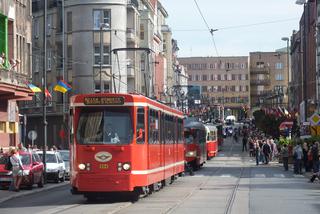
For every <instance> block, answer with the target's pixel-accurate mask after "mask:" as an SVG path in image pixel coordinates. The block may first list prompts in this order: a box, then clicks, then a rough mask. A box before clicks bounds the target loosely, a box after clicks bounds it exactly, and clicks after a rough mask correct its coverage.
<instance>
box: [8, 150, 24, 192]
mask: <svg viewBox="0 0 320 214" xmlns="http://www.w3.org/2000/svg"><path fill="white" fill-rule="evenodd" d="M10 155H11V156H10V162H11V164H12V176H13V185H14V188H15V191H16V192H19V189H20V184H21V182H22V176H23V165H22V162H21V158H20V155H19V154H18V152H17V150H16V149H15V148H13V149H11V151H10Z"/></svg>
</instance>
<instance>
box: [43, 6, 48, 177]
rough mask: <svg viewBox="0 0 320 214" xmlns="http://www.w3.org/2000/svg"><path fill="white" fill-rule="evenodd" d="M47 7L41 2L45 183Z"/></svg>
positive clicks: (44, 161) (44, 173)
mask: <svg viewBox="0 0 320 214" xmlns="http://www.w3.org/2000/svg"><path fill="white" fill-rule="evenodd" d="M47 5H48V2H47V0H44V1H43V7H44V11H43V28H44V29H43V48H44V57H43V77H42V93H43V94H42V104H43V109H42V111H43V112H42V114H43V156H42V158H43V159H42V162H43V166H44V171H43V178H44V182H45V183H46V182H47V174H46V168H47V164H46V149H47V127H48V122H47V106H46V105H47V103H46V88H47V39H46V38H47V29H48V22H47V13H48V11H47Z"/></svg>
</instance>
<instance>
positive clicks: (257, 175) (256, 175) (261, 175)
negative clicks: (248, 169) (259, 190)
mask: <svg viewBox="0 0 320 214" xmlns="http://www.w3.org/2000/svg"><path fill="white" fill-rule="evenodd" d="M254 177H256V178H265V177H266V175H265V174H255V175H254Z"/></svg>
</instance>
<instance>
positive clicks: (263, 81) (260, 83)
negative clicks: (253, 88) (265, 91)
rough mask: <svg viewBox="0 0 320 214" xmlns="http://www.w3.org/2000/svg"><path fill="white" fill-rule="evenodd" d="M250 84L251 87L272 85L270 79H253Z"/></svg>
mask: <svg viewBox="0 0 320 214" xmlns="http://www.w3.org/2000/svg"><path fill="white" fill-rule="evenodd" d="M250 84H251V85H270V80H269V79H266V80H255V79H251V80H250Z"/></svg>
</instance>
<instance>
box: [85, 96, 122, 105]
mask: <svg viewBox="0 0 320 214" xmlns="http://www.w3.org/2000/svg"><path fill="white" fill-rule="evenodd" d="M83 102H84V104H85V105H123V104H124V97H85V98H84V101H83Z"/></svg>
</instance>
